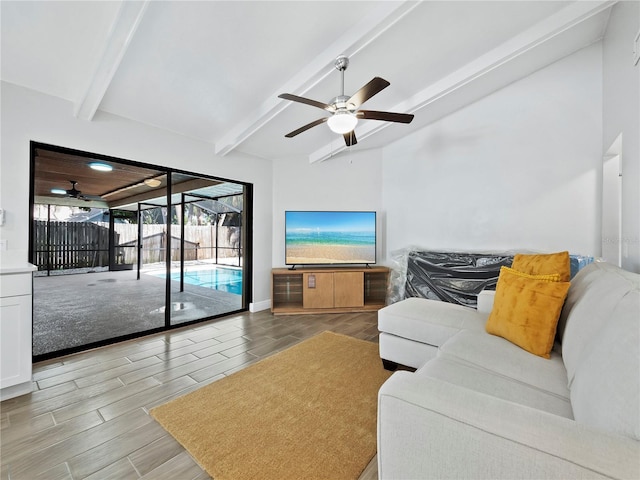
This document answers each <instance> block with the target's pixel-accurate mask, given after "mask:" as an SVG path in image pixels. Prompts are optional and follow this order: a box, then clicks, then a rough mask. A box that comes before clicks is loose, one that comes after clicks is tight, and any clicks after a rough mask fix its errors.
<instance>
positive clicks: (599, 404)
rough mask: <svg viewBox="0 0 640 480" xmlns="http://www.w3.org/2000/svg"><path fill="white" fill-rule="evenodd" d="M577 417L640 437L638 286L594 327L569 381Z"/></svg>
mask: <svg viewBox="0 0 640 480" xmlns="http://www.w3.org/2000/svg"><path fill="white" fill-rule="evenodd" d="M571 406H572V408H573V415H574V418H575V420H576V421H577V422H579V423H584V424H587V425H591V426H594V427H596V428H602V429H605V430H608V431H611V432H615V433H619V434H621V435H626V436H628V437H631V438H634V439H636V440H640V290H639V289H637V288H636V289H634V290H632V291H630V292H628V293H627V294H626V295H624V297H623V298H622V299H621V300H620V301H619V302H618V304H617V306H616V307H615V308H614V310H613V312H612V315H611V317H610V319H608V321H607V322H605V323H604V325H603V326H602V327H601V328H600V329H599V330H598V332H597V333H596V335H595V336H594V337H593V339H592V341H591V342H589V344H588V345H587V351H586V352H585V353H584V355H583V359H582V360H581V361H580V364H579V365H578V366H577V368H576V371H575V375H574V378H573V382H572V384H571Z"/></svg>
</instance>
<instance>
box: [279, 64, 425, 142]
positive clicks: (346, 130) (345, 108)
mask: <svg viewBox="0 0 640 480" xmlns="http://www.w3.org/2000/svg"><path fill="white" fill-rule="evenodd" d="M334 65H335V67H336V70H338V71H339V72H340V73H341V74H342V94H341V95H339V96H337V97H335V98H333V99H332V100H330V101H329V103H323V102H318V101H316V100H311V99H309V98H304V97H299V96H297V95H292V94H290V93H282V94H280V95H278V98H282V99H285V100H291V101H293V102H299V103H304V104H306V105H311V106H312V107H317V108H321V109H323V110H326V111H327V112H329V113H331V116H329V117H323V118H319V119H318V120H314V121H313V122H311V123H308V124H306V125H304V126H302V127H300V128H298V129H296V130H294V131H292V132H290V133H287V134H286V135H285V137H287V138H292V137H295V136H296V135H298V134H300V133H302V132H305V131H307V130H309V129H310V128H312V127H315V126H316V125H320V124H322V123H325V122H327V124H328V125H329V128H330V129H331V131H333V132H335V133H339V134H342V135H343V137H344V141H345V144H346V145H347V147H350V146H352V145H355V144H356V143H358V141H357V139H356V134H355V131H354V128H355V127H356V125H357V123H358V120H359V119H364V120H382V121H383V122H397V123H411V121H412V120H413V115H412V114H409V113H394V112H379V111H375V110H360V109H359V108H360V106H361V105H362V104H363V103H364V102H366V101H367V100H369V99H370V98H371V97H373V96H374V95H376V94H377V93H379V92H381V91H382V90H383V89H385V88H387V87H388V86H389V85H391V84H390V83H389V82H387V81H386V80H385V79H383V78H380V77H375V78H374V79H373V80H371V81H370V82H369V83H367V84H366V85H364V86H363V87H362V88H361V89H360V90H358V91H357V92H356V93H355V94H353V95H352V96H351V97H348V96H346V95H345V94H344V71H345V70H346V69H347V67H348V66H349V58H348V57H346V56H345V55H340V56H339V57H338V58H336V61H335V63H334Z"/></svg>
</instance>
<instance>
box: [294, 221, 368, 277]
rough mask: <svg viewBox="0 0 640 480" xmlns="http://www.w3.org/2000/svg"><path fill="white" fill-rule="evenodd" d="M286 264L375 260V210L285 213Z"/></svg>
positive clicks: (351, 262)
mask: <svg viewBox="0 0 640 480" xmlns="http://www.w3.org/2000/svg"><path fill="white" fill-rule="evenodd" d="M285 263H286V264H287V265H291V266H292V268H294V267H295V266H296V265H301V266H302V265H358V264H364V265H368V264H373V263H376V212H359V211H347V212H335V211H334V212H326V211H325V212H316V211H286V212H285Z"/></svg>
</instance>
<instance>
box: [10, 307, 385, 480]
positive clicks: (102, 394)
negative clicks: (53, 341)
mask: <svg viewBox="0 0 640 480" xmlns="http://www.w3.org/2000/svg"><path fill="white" fill-rule="evenodd" d="M324 330H331V331H333V332H337V333H342V334H345V335H350V336H353V337H357V338H361V339H364V340H370V341H374V342H377V341H378V329H377V314H376V312H370V313H353V314H327V315H292V316H273V315H272V314H271V313H269V312H267V311H265V312H258V313H242V314H239V315H234V316H231V317H226V318H224V319H220V320H212V321H209V322H206V323H201V324H198V325H195V326H191V327H184V328H181V329H177V330H173V331H171V332H167V333H161V334H155V335H150V336H147V337H141V338H138V339H135V340H131V341H128V342H124V343H120V344H116V345H111V346H108V347H103V348H99V349H95V350H92V351H88V352H82V353H78V354H75V355H69V356H66V357H60V358H57V359H54V360H49V361H46V362H41V363H37V364H35V365H34V368H33V393H31V394H29V395H23V396H21V397H17V398H13V399H9V400H5V401H4V402H2V403H1V404H0V421H1V423H0V428H1V430H0V447H1V448H0V462H1V469H0V474H1V475H0V478H1V479H2V480H5V479H11V480H18V479H28V480H38V479H43V480H44V479H46V480H58V479H60V480H62V479H65V480H69V479H82V478H87V479H92V480H94V479H100V480H105V479H118V480H124V479H138V478H143V479H171V480H182V479H185V480H187V479H207V478H210V477H209V476H208V475H207V474H206V473H205V472H204V471H203V470H202V469H201V468H200V467H199V466H198V464H197V463H196V462H195V461H194V460H193V459H192V458H191V457H190V455H189V454H188V453H187V452H186V451H185V450H184V448H182V447H181V446H180V445H179V444H178V443H177V442H176V441H175V440H174V439H173V437H171V436H170V435H169V434H168V433H167V432H166V431H165V430H164V429H163V428H162V427H161V426H160V425H159V424H158V423H156V422H155V421H154V420H153V419H152V418H151V417H150V416H149V415H148V412H149V410H150V409H151V408H153V407H154V406H156V405H160V404H162V403H165V402H167V401H169V400H171V399H173V398H176V397H179V396H181V395H184V394H185V393H188V392H190V391H193V390H195V389H197V388H199V387H201V386H203V385H206V384H208V383H211V382H213V381H215V380H217V379H219V378H222V377H223V376H225V375H229V374H231V373H233V372H236V371H238V370H241V369H243V368H245V367H247V366H248V365H251V364H252V363H255V362H256V361H258V360H260V359H262V358H265V357H267V356H269V355H272V354H274V353H276V352H279V351H281V350H284V349H286V348H288V347H290V346H292V345H294V344H296V343H298V342H300V341H302V340H304V339H306V338H309V337H311V336H313V335H315V334H317V333H320V332H322V331H324ZM374 478H377V466H376V461H375V458H374V459H373V460H372V462H371V463H370V464H369V466H368V467H367V468H366V469H365V471H364V472H363V474H362V475H361V477H360V479H361V480H364V479H367V480H368V479H374Z"/></svg>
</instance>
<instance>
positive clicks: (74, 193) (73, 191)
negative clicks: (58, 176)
mask: <svg viewBox="0 0 640 480" xmlns="http://www.w3.org/2000/svg"><path fill="white" fill-rule="evenodd" d="M69 182H71V188H70V189H69V190H64V192H65V193H66V196H67V197H70V198H77V199H78V200H84V201H86V202H90V201H91V200H102V197H101V196H99V195H85V194H83V193H82V192H81V191H80V190H78V189H77V188H76V184H77V183H78V182H77V181H75V180H69Z"/></svg>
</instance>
